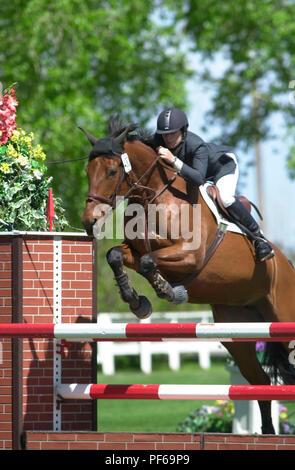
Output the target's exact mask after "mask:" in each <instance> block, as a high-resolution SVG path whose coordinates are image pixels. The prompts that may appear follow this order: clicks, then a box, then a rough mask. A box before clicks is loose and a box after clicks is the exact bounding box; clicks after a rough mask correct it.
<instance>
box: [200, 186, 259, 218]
mask: <svg viewBox="0 0 295 470" xmlns="http://www.w3.org/2000/svg"><path fill="white" fill-rule="evenodd" d="M207 194H208V196H209V197H210V198H211V199H212V201H213V202H214V204H215V206H216V208H217V210H218V212H219V213H221V215H222V216H223V217H225V218H226V219H228V220H229V221H233V218H232V217H231V215H230V214H229V212H228V211H227V210H226V208H225V207H224V205H223V204H222V201H221V198H220V193H219V189H218V188H217V186H215V185H210V186H208V187H207ZM237 199H239V200H240V201H241V203H242V204H243V206H245V207H246V209H247V211H249V212H251V208H252V207H254V209H255V211H256V212H257V214H258V216H259V217H260V219H261V220H262V215H261V213H260V211H259V209H258V207H257V206H256V205H255V204H254V203H253V202H251V201H249V199H247V198H246V197H245V196H238V197H237Z"/></svg>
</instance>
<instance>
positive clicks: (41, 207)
mask: <svg viewBox="0 0 295 470" xmlns="http://www.w3.org/2000/svg"><path fill="white" fill-rule="evenodd" d="M17 105H18V101H17V99H16V96H15V90H14V88H13V87H10V88H9V89H8V90H6V91H5V92H4V95H3V96H2V95H1V94H0V197H1V198H0V231H10V230H30V231H32V230H34V231H40V230H41V231H45V230H46V228H47V216H46V209H47V201H48V194H49V187H50V183H51V180H52V178H50V177H46V175H45V174H46V171H47V167H46V165H45V160H46V155H45V153H44V152H43V150H42V147H41V146H40V145H39V144H36V145H35V144H34V143H33V141H34V134H33V133H32V132H30V133H27V132H26V131H25V130H23V129H21V128H18V127H17V124H16V107H17ZM54 206H55V218H54V221H53V226H54V230H57V231H61V230H64V228H65V227H66V225H67V221H66V219H65V217H64V209H63V208H62V206H61V202H60V200H59V199H58V198H54Z"/></svg>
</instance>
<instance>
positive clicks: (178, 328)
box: [0, 322, 295, 342]
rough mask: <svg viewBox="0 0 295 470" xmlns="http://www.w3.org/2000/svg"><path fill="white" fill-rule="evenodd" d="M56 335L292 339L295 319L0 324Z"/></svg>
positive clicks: (3, 332)
mask: <svg viewBox="0 0 295 470" xmlns="http://www.w3.org/2000/svg"><path fill="white" fill-rule="evenodd" d="M1 337H2V338H56V339H68V340H71V341H85V340H88V341H169V340H177V339H179V340H182V339H195V340H200V341H202V340H204V341H210V340H211V341H222V342H225V341H228V342H230V341H291V340H293V339H295V322H286V323H135V324H134V323H114V324H110V325H109V324H108V325H101V324H99V323H60V324H22V323H17V324H16V323H2V324H0V338H1Z"/></svg>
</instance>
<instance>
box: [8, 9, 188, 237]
mask: <svg viewBox="0 0 295 470" xmlns="http://www.w3.org/2000/svg"><path fill="white" fill-rule="evenodd" d="M161 3H162V2H158V1H149V2H146V1H145V0H137V1H136V2H130V1H129V0H109V1H106V2H96V1H94V0H85V1H83V2H80V1H78V0H51V1H50V2H48V1H47V0H39V1H36V0H27V1H23V0H11V1H10V2H2V3H1V4H0V64H1V65H0V81H2V82H4V83H12V82H18V96H19V101H20V106H19V122H20V123H21V126H22V127H24V128H30V129H31V130H32V131H33V132H34V133H35V135H36V137H37V138H38V139H39V141H40V142H42V146H43V147H44V150H45V152H46V154H47V155H48V160H54V161H55V160H65V159H72V158H77V157H81V156H84V155H85V156H87V155H88V153H89V150H90V148H89V143H88V141H87V139H86V138H85V136H84V135H83V134H82V133H81V132H80V130H78V126H82V127H85V128H86V129H88V130H89V131H90V132H92V133H93V134H94V135H96V136H97V137H103V136H104V135H105V134H106V129H105V127H106V122H107V120H108V118H109V117H110V115H111V114H113V113H120V114H122V116H123V117H124V119H126V121H129V120H130V121H135V122H139V123H140V124H141V125H145V124H146V122H147V121H148V120H149V119H150V118H151V116H153V115H155V114H156V113H158V111H159V109H160V108H162V106H164V105H165V106H166V105H169V104H175V105H178V106H184V105H185V104H186V97H185V89H184V83H185V79H186V78H187V77H188V76H189V71H188V68H187V66H186V64H185V57H184V55H183V54H182V53H180V52H179V50H180V47H179V45H181V44H182V42H183V37H182V33H181V31H180V30H176V29H174V25H173V23H172V22H171V21H170V22H169V21H167V20H166V21H165V23H162V24H160V22H159V21H158V19H157V10H156V9H157V6H158V5H160V6H161ZM49 174H50V175H51V176H53V177H54V179H53V188H54V194H58V195H59V196H60V197H62V199H63V202H64V204H65V207H66V209H67V214H68V216H69V219H70V222H71V224H72V225H76V226H78V227H80V228H82V225H81V220H80V219H81V215H82V212H83V207H84V204H85V200H84V197H85V195H86V192H87V178H86V173H85V163H83V162H77V163H67V164H63V165H51V166H50V167H49Z"/></svg>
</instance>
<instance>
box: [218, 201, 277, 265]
mask: <svg viewBox="0 0 295 470" xmlns="http://www.w3.org/2000/svg"><path fill="white" fill-rule="evenodd" d="M226 210H227V211H228V212H229V214H230V215H231V216H232V218H233V219H234V220H236V221H237V222H240V224H241V225H243V226H244V227H245V228H246V229H248V230H249V231H250V232H251V233H252V234H253V236H254V237H257V238H256V240H255V241H254V249H255V254H256V258H257V259H258V260H259V261H266V260H267V259H270V258H272V257H273V256H274V251H273V249H272V247H271V246H270V244H269V243H268V242H267V241H266V240H265V238H264V236H263V235H262V233H261V231H260V227H259V225H258V223H257V222H256V220H255V219H254V218H253V217H252V215H251V214H250V212H249V211H248V210H247V209H246V207H245V206H244V205H243V204H242V203H241V201H240V200H239V199H236V200H235V202H234V203H233V204H232V205H231V206H229V207H227V208H226Z"/></svg>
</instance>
